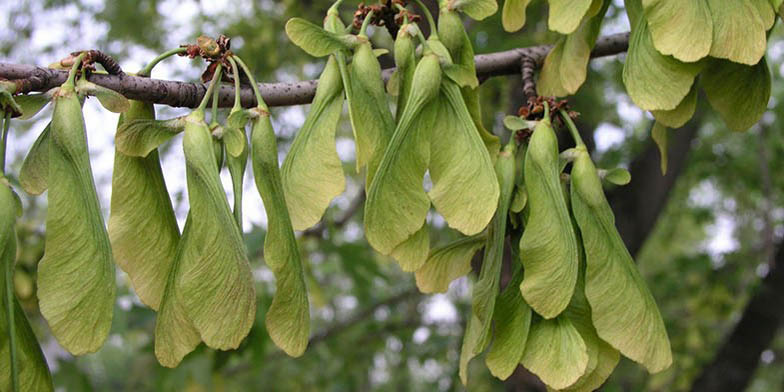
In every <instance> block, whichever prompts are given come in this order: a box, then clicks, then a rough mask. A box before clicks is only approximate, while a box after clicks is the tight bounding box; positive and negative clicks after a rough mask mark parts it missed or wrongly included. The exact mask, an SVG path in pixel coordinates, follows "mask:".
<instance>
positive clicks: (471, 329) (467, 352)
mask: <svg viewBox="0 0 784 392" xmlns="http://www.w3.org/2000/svg"><path fill="white" fill-rule="evenodd" d="M514 150H515V147H514V145H510V146H507V147H506V148H505V149H504V151H503V152H502V153H501V154H500V155H499V156H498V161H497V162H496V164H495V174H496V175H497V177H496V181H497V183H498V184H500V189H501V192H500V193H501V195H500V197H499V199H498V211H497V213H496V214H495V217H494V218H493V222H492V224H491V225H490V228H489V229H488V233H487V242H486V243H485V251H484V255H483V256H484V257H483V258H482V260H483V261H482V269H481V271H480V272H479V279H478V280H477V281H476V283H475V284H474V288H473V294H472V298H471V316H470V317H469V319H468V324H467V325H466V330H465V334H464V335H463V345H462V347H461V348H460V363H459V374H460V380H461V381H462V382H463V385H467V384H468V364H469V362H470V361H471V359H472V358H474V357H475V356H477V355H479V354H480V353H481V352H482V351H483V350H484V349H485V347H487V345H488V344H489V343H490V338H491V326H492V322H493V311H494V309H495V307H496V298H497V297H498V290H499V286H500V279H501V266H502V264H503V256H504V243H505V239H506V220H507V212H508V211H509V210H508V208H509V202H510V200H511V198H512V190H513V189H514V178H515V159H514ZM519 359H520V358H519V357H518V358H517V360H518V361H519Z"/></svg>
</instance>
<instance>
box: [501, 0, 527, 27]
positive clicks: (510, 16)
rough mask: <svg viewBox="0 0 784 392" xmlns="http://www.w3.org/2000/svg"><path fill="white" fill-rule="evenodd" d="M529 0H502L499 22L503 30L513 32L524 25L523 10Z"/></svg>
mask: <svg viewBox="0 0 784 392" xmlns="http://www.w3.org/2000/svg"><path fill="white" fill-rule="evenodd" d="M530 3H531V0H504V8H503V10H502V11H501V24H502V25H503V26H504V30H506V31H508V32H510V33H511V32H515V31H517V30H520V29H522V28H523V26H525V11H526V9H527V8H528V4H530Z"/></svg>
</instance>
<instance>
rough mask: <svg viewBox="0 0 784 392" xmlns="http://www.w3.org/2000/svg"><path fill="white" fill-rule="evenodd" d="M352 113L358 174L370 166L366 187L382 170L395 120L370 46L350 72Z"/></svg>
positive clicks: (360, 50)
mask: <svg viewBox="0 0 784 392" xmlns="http://www.w3.org/2000/svg"><path fill="white" fill-rule="evenodd" d="M348 79H349V80H347V81H345V80H344V85H346V84H347V85H348V88H347V89H346V91H347V92H348V94H347V97H348V109H349V111H348V112H349V115H350V117H351V127H352V129H353V130H354V140H355V141H356V148H357V170H359V169H360V168H362V167H363V166H365V165H366V164H367V165H368V168H367V179H366V181H365V187H366V188H368V187H369V186H370V183H371V182H372V181H373V176H374V174H375V172H376V169H378V165H379V163H380V162H381V158H382V157H383V155H384V151H385V150H386V147H387V145H388V144H389V140H390V139H391V138H392V133H393V132H394V131H395V120H394V118H393V117H392V112H391V111H390V110H389V103H387V97H386V93H385V90H384V82H383V81H382V78H381V65H380V64H379V62H378V59H377V58H376V56H375V55H374V54H373V48H372V47H371V45H370V43H369V42H368V43H364V44H361V45H360V46H358V47H357V49H356V51H355V52H354V59H353V60H352V62H351V66H350V67H349V71H348Z"/></svg>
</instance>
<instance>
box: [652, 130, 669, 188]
mask: <svg viewBox="0 0 784 392" xmlns="http://www.w3.org/2000/svg"><path fill="white" fill-rule="evenodd" d="M667 131H668V129H667V127H666V126H664V125H662V124H661V123H659V122H658V121H656V123H655V124H653V129H652V130H651V138H652V139H653V141H654V142H655V143H656V147H658V148H659V159H660V162H661V163H660V165H661V172H662V175H665V174H667Z"/></svg>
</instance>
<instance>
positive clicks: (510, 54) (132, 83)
mask: <svg viewBox="0 0 784 392" xmlns="http://www.w3.org/2000/svg"><path fill="white" fill-rule="evenodd" d="M628 47H629V33H620V34H613V35H608V36H605V37H600V38H599V39H598V40H597V42H596V46H595V48H594V50H593V51H592V52H591V57H593V58H596V57H604V56H611V55H615V54H618V53H622V52H625V51H626V50H627V49H628ZM550 49H552V45H539V46H531V47H527V48H517V49H512V50H507V51H503V52H495V53H488V54H481V55H478V56H476V57H474V60H475V62H476V72H477V75H478V76H479V77H480V80H485V79H487V78H489V77H493V76H500V75H513V74H518V73H520V64H521V61H522V59H523V58H524V57H525V58H528V59H530V61H534V62H535V64H536V66H537V67H541V65H542V63H543V62H544V58H545V57H546V56H547V53H548V52H549V51H550ZM392 72H393V69H386V70H384V72H383V76H384V80H385V81H386V80H389V77H390V76H391V75H392ZM67 77H68V72H66V71H63V70H55V69H49V68H44V67H37V66H34V65H25V64H11V63H0V78H5V79H9V80H25V83H23V84H24V86H25V88H24V89H23V91H18V92H20V93H28V92H33V91H38V92H43V91H47V90H49V89H52V88H55V87H58V86H60V85H61V84H63V82H65V80H66V78H67ZM88 79H89V80H90V81H91V82H93V83H95V84H98V85H101V86H104V87H106V88H109V89H112V90H114V91H117V92H119V93H120V94H122V95H124V96H125V97H127V98H129V99H135V100H139V101H145V102H152V103H157V104H163V105H168V106H174V107H191V108H194V107H196V106H198V105H199V102H201V99H202V97H203V96H204V93H205V92H206V91H207V85H206V84H202V83H186V82H179V81H172V80H160V79H151V78H145V77H139V76H132V75H127V74H126V75H105V74H92V75H90V76H89V78H88ZM18 84H19V83H18ZM316 84H317V81H315V80H305V81H300V82H295V83H261V84H259V88H260V89H261V94H262V96H263V97H264V100H265V101H266V102H267V104H268V105H269V106H292V105H303V104H308V103H310V102H311V100H312V99H313V96H314V94H315V92H316ZM219 94H220V95H219V105H220V106H221V107H231V106H232V105H233V104H234V88H233V87H232V86H221V88H220V92H219ZM241 97H242V106H243V107H254V106H256V99H255V97H254V95H253V91H252V90H251V88H250V87H243V88H242V92H241Z"/></svg>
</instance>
